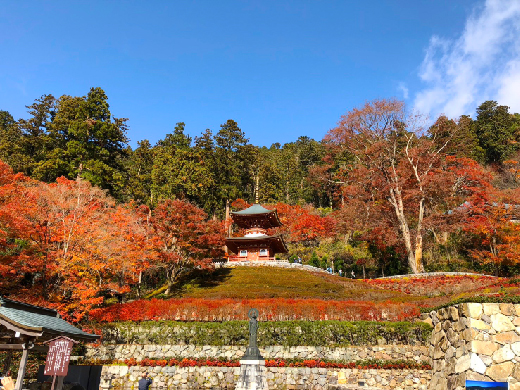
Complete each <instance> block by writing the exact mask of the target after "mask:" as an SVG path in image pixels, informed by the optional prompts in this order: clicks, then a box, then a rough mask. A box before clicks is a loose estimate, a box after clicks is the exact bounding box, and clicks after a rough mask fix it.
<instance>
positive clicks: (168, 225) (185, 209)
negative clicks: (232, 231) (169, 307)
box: [150, 199, 224, 294]
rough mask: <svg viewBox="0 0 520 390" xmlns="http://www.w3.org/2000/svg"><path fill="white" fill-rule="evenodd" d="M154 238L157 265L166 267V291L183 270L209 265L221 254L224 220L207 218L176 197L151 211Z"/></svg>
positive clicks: (202, 212) (192, 206)
mask: <svg viewBox="0 0 520 390" xmlns="http://www.w3.org/2000/svg"><path fill="white" fill-rule="evenodd" d="M151 215H152V217H151V220H150V221H151V225H152V227H153V230H154V234H155V236H156V239H157V246H156V249H157V251H158V259H157V265H158V266H159V267H161V268H163V269H164V270H165V271H166V276H167V279H168V288H167V290H166V294H168V293H169V292H170V290H171V288H172V287H173V285H174V284H175V282H176V281H177V279H178V277H179V276H180V275H181V274H182V273H183V272H186V271H188V270H190V269H193V268H195V267H197V268H208V267H210V266H211V265H212V259H214V258H218V257H222V256H223V254H224V253H223V251H222V246H223V245H224V224H223V223H222V222H220V221H216V220H208V218H207V215H206V213H205V212H204V211H203V210H202V209H199V208H198V207H196V206H195V205H193V204H191V203H189V202H186V201H183V200H179V199H174V200H172V199H166V200H163V201H161V202H160V203H159V204H158V205H157V207H156V208H155V209H154V210H153V211H152V213H151Z"/></svg>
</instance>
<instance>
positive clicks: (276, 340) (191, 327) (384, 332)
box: [102, 321, 432, 347]
mask: <svg viewBox="0 0 520 390" xmlns="http://www.w3.org/2000/svg"><path fill="white" fill-rule="evenodd" d="M431 331H432V328H431V326H429V325H428V324H425V323H422V322H416V323H412V322H375V321H355V322H347V321H279V322H260V323H259V330H258V343H259V345H260V346H268V345H283V346H288V347H292V346H300V345H306V346H348V345H377V344H411V345H426V343H427V341H428V339H429V337H430V335H431ZM102 334H103V343H109V344H162V345H165V344H166V345H175V344H185V345H188V344H190V345H217V346H222V345H247V344H248V342H249V326H248V322H247V321H227V322H174V321H149V322H141V323H134V322H117V323H111V324H106V325H104V326H103V328H102Z"/></svg>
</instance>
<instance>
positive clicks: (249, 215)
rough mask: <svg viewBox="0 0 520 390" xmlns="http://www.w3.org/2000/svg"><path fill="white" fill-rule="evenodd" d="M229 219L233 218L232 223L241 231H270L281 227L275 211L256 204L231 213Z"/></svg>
mask: <svg viewBox="0 0 520 390" xmlns="http://www.w3.org/2000/svg"><path fill="white" fill-rule="evenodd" d="M231 218H233V222H234V223H236V224H237V225H238V226H239V227H241V228H243V229H251V228H261V229H270V228H275V227H280V226H282V223H281V222H280V219H278V213H277V212H276V210H267V209H266V208H264V207H262V206H261V205H260V204H258V203H255V204H254V205H252V206H251V207H248V208H247V209H245V210H241V211H233V212H232V213H231Z"/></svg>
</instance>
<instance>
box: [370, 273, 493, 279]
mask: <svg viewBox="0 0 520 390" xmlns="http://www.w3.org/2000/svg"><path fill="white" fill-rule="evenodd" d="M429 276H488V277H490V278H498V276H494V275H485V274H476V273H474V272H422V273H419V274H406V275H392V276H383V277H381V278H377V279H402V278H420V277H429Z"/></svg>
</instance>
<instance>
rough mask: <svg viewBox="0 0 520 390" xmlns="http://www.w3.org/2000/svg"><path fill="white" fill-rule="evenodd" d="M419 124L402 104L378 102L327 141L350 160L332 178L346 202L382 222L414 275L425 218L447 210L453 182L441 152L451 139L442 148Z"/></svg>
mask: <svg viewBox="0 0 520 390" xmlns="http://www.w3.org/2000/svg"><path fill="white" fill-rule="evenodd" d="M420 120H421V119H420V117H417V116H407V115H406V112H405V107H404V103H403V102H400V101H397V100H384V99H383V100H375V101H373V102H369V103H366V104H365V105H364V106H363V107H361V108H359V109H358V108H355V109H353V110H352V111H350V112H348V113H347V114H345V115H344V116H342V117H341V120H340V121H339V123H338V126H337V127H336V128H334V129H332V130H330V131H329V132H328V133H327V135H326V137H325V141H326V142H328V144H329V150H330V153H332V154H335V155H338V156H343V158H344V159H345V160H346V161H347V163H345V164H344V166H343V167H341V168H340V169H338V170H337V172H336V177H335V178H334V179H335V180H336V182H337V183H340V184H341V187H340V191H341V192H342V195H343V196H345V197H346V201H345V203H348V202H349V201H350V199H358V200H359V201H360V202H358V206H359V207H362V206H363V203H364V204H365V205H366V206H365V207H364V212H363V214H362V218H365V220H366V221H369V222H370V221H374V219H373V218H374V217H378V218H383V220H384V221H385V222H383V223H382V225H383V226H385V228H386V227H390V228H391V229H392V230H393V233H394V235H395V237H396V238H397V240H398V242H399V243H400V244H401V245H402V247H403V248H404V251H405V253H406V258H407V263H408V266H409V268H410V270H411V271H412V272H413V273H418V272H422V271H423V270H424V267H423V258H422V253H423V236H424V234H425V230H426V229H425V222H426V220H425V219H426V218H427V217H428V216H429V215H431V214H433V213H435V212H436V209H437V208H439V207H441V208H442V207H443V206H445V205H444V203H445V200H446V199H447V198H449V197H447V196H446V194H444V193H443V191H444V192H446V191H450V190H451V188H452V183H453V181H454V180H455V177H454V176H453V175H452V173H451V172H450V171H448V170H446V169H445V167H444V162H445V161H444V155H443V153H442V151H443V149H444V147H445V146H446V144H447V142H448V141H449V137H448V138H447V140H446V142H444V143H442V144H441V145H438V144H437V143H436V142H435V141H436V140H435V137H436V135H435V134H432V136H431V137H425V134H424V131H423V128H422V127H421V126H420ZM343 191H345V192H343ZM444 208H446V207H444ZM444 211H446V210H444Z"/></svg>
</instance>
